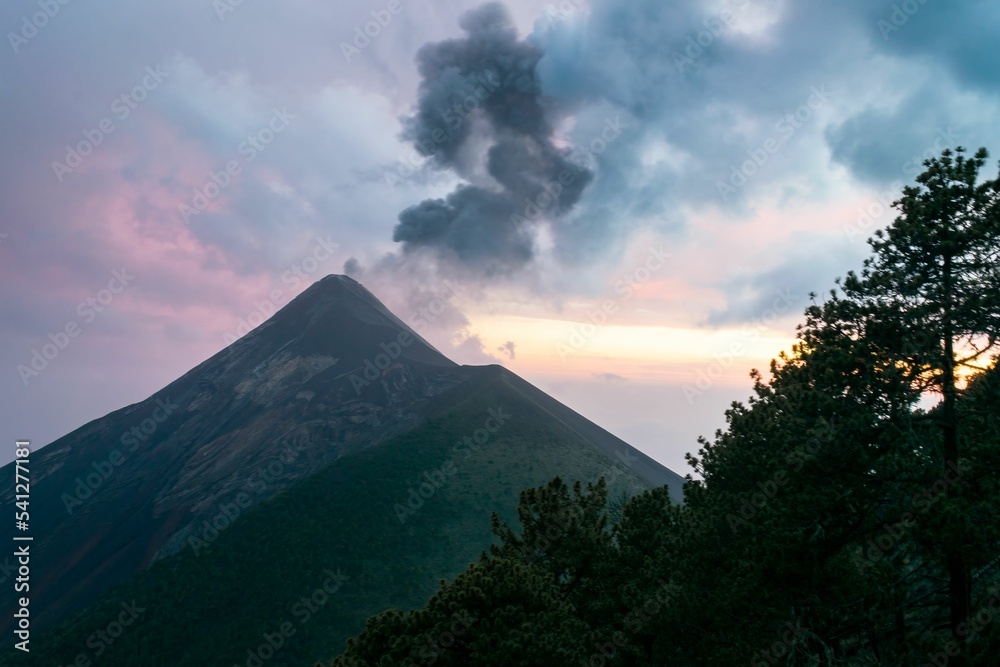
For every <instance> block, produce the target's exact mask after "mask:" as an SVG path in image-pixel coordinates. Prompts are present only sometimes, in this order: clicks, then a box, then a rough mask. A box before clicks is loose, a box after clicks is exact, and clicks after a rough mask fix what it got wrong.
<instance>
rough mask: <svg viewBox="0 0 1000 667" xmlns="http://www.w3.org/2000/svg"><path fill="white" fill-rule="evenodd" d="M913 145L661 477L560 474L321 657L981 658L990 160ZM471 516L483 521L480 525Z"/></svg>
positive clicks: (985, 592) (994, 543) (988, 430)
mask: <svg viewBox="0 0 1000 667" xmlns="http://www.w3.org/2000/svg"><path fill="white" fill-rule="evenodd" d="M987 157H988V155H987V153H986V151H985V150H984V149H980V150H979V151H978V152H976V153H975V154H974V155H969V154H967V152H966V151H965V150H964V149H962V148H958V149H955V150H946V151H944V152H943V153H942V154H941V155H940V157H937V158H933V159H930V160H928V161H926V162H925V163H924V165H925V168H926V170H925V171H924V172H923V173H922V174H921V175H920V176H918V177H917V179H916V184H915V185H912V186H909V187H907V188H905V189H904V191H903V194H902V196H901V197H900V199H899V200H898V201H897V202H896V203H895V206H896V208H897V209H898V211H899V216H898V217H897V218H896V220H895V221H894V222H893V223H892V224H891V225H889V226H888V228H886V229H885V230H880V231H878V232H876V233H875V235H874V237H873V238H872V239H870V240H869V244H870V246H871V250H872V255H871V257H870V258H869V259H868V260H866V261H865V263H864V267H863V268H862V269H861V271H860V272H857V273H855V272H849V273H848V274H847V275H846V277H845V278H844V279H842V280H838V281H837V285H836V288H835V289H833V290H831V291H830V293H829V294H828V295H826V296H825V297H824V298H822V299H821V298H819V297H818V296H817V295H813V300H812V304H811V305H810V306H809V307H808V308H807V310H806V312H805V320H804V322H803V323H802V324H801V325H800V326H799V327H798V332H797V333H798V343H797V344H796V345H795V346H794V348H793V349H792V350H791V351H790V352H789V353H787V354H785V353H783V354H781V355H780V356H779V358H778V359H776V360H774V361H772V363H771V366H770V369H769V372H768V373H766V374H765V373H762V372H758V371H753V373H752V374H751V377H752V379H753V383H754V384H753V394H752V396H751V397H750V398H749V400H748V401H746V402H745V403H733V404H732V406H731V407H730V409H729V410H728V411H727V412H726V422H727V426H726V428H725V429H723V430H720V431H718V432H716V433H715V435H714V437H712V438H711V439H707V438H706V439H702V440H701V441H700V443H699V444H700V449H699V450H698V452H697V453H696V454H691V455H688V460H689V463H690V465H691V466H692V468H693V470H694V471H695V473H696V474H695V475H689V481H688V484H687V485H686V489H685V503H684V504H683V505H677V504H673V503H671V501H670V499H669V497H668V494H667V493H666V490H665V489H655V490H652V491H648V492H645V493H643V494H641V495H639V496H637V497H635V498H633V499H631V500H629V501H628V502H624V503H623V502H622V501H618V502H614V501H609V498H608V495H609V494H608V493H607V490H606V487H605V485H604V484H603V483H597V484H592V485H587V486H585V487H584V486H581V485H579V484H575V485H573V486H569V485H567V484H565V483H564V482H562V481H561V480H560V479H555V480H553V481H552V482H551V483H550V484H548V485H547V486H544V487H540V488H536V489H531V490H528V491H525V492H524V493H522V495H521V501H520V507H519V512H518V513H519V521H518V522H517V523H515V524H508V523H505V522H503V521H501V520H500V519H499V518H498V517H497V516H496V515H494V517H493V531H494V533H495V535H496V536H497V538H498V544H496V545H495V546H494V547H492V548H491V549H490V550H489V551H488V552H486V553H484V554H483V555H482V557H481V558H480V559H479V561H477V562H475V563H473V564H472V565H470V566H469V568H468V569H467V570H466V571H465V572H464V573H462V574H461V575H460V576H458V577H457V578H456V579H455V580H454V581H451V582H444V581H442V582H441V587H440V590H439V591H438V592H437V593H436V594H435V595H434V596H433V597H432V598H431V599H430V600H429V601H428V602H427V604H426V605H425V606H424V607H423V608H421V609H417V610H413V611H409V612H403V611H399V610H388V611H386V612H383V613H382V614H379V615H377V616H375V617H372V618H371V619H369V621H368V624H367V626H366V629H365V630H364V632H362V633H361V634H360V635H359V636H357V637H356V638H354V639H352V640H350V642H349V644H348V648H347V650H346V652H345V653H343V654H342V655H340V656H339V657H337V658H335V659H333V660H332V661H331V662H330V663H328V665H329V667H375V666H376V665H378V666H380V667H384V666H389V665H430V664H437V665H456V666H458V665H462V666H464V665H477V666H487V667H488V666H497V667H500V666H507V665H546V666H549V667H555V666H560V665H566V666H570V665H573V666H585V665H591V666H593V667H600V666H603V665H609V666H611V665H621V666H626V665H629V666H653V665H706V666H709V665H724V666H730V665H747V664H749V665H754V666H759V665H779V664H780V665H938V666H943V665H967V666H972V665H977V666H978V665H984V666H985V665H996V664H998V661H1000V657H998V656H1000V558H998V557H1000V518H998V512H1000V416H998V413H1000V370H998V368H997V357H996V352H997V346H998V342H1000V340H998V339H1000V179H992V180H991V179H985V178H983V177H982V176H981V175H980V171H981V170H982V169H983V167H984V166H985V164H986V160H987ZM485 520H486V517H484V521H485Z"/></svg>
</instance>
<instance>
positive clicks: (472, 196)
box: [393, 3, 593, 275]
mask: <svg viewBox="0 0 1000 667" xmlns="http://www.w3.org/2000/svg"><path fill="white" fill-rule="evenodd" d="M459 25H460V26H461V27H462V29H463V30H464V31H465V33H466V36H465V37H463V38H460V39H451V40H446V41H443V42H437V43H433V44H427V45H425V46H424V47H423V48H422V49H420V51H419V52H418V54H417V62H418V65H419V70H420V74H421V76H422V79H423V80H422V82H421V84H420V88H419V102H418V105H417V110H416V112H415V113H414V114H413V115H412V116H410V117H408V118H406V119H405V120H404V135H403V136H404V138H405V139H406V140H408V141H410V142H412V143H413V144H414V145H415V147H416V148H417V150H418V151H419V152H420V153H421V154H422V155H423V156H425V157H426V158H428V161H429V164H430V166H431V167H433V168H436V169H441V170H450V171H452V172H453V173H455V174H456V175H457V176H459V177H461V178H462V179H463V180H464V181H466V182H465V183H463V184H462V185H460V186H459V187H458V188H457V189H456V190H455V191H454V192H452V193H451V194H449V195H448V196H447V197H445V198H444V199H428V200H425V201H423V202H421V203H419V204H417V205H415V206H411V207H409V208H407V209H405V210H404V211H403V212H402V213H400V214H399V224H398V225H397V226H396V228H395V229H394V231H393V240H394V241H397V242H400V243H402V244H403V250H404V253H408V252H412V251H414V250H416V249H418V248H425V249H430V250H432V251H434V252H435V253H436V254H437V255H438V256H439V257H440V258H442V259H450V260H454V261H457V262H459V263H460V264H463V265H466V266H470V267H471V266H475V267H476V268H477V270H479V271H482V272H483V273H485V274H487V275H489V274H493V273H504V272H508V271H510V270H511V269H514V268H517V267H519V266H522V265H524V264H526V263H527V262H529V261H530V260H531V259H532V257H533V256H534V233H533V232H534V230H535V228H536V226H537V225H538V224H540V223H541V222H542V221H543V220H546V219H549V220H552V219H556V218H559V217H561V216H563V215H565V214H566V213H567V212H568V211H569V210H570V209H572V207H573V206H574V204H576V202H577V201H578V200H579V198H580V195H581V194H582V192H583V190H584V188H586V186H587V184H588V183H590V181H591V180H592V178H593V174H592V173H591V172H590V171H589V170H588V169H586V168H585V167H582V166H580V165H578V164H575V163H574V162H573V161H571V160H570V152H569V150H568V149H565V148H562V147H559V146H557V145H556V143H555V142H554V127H553V116H554V114H555V112H554V110H553V108H552V107H551V105H550V103H549V102H547V100H546V99H545V97H544V95H543V94H542V90H541V84H540V82H539V79H538V76H537V74H536V69H535V68H536V65H537V64H538V62H539V60H540V59H541V57H542V51H541V49H539V48H538V47H537V46H535V45H533V44H530V43H528V42H526V41H523V40H519V39H518V37H517V31H516V29H515V28H514V25H513V22H512V21H511V18H510V15H509V14H508V12H507V10H506V9H505V8H504V7H503V6H502V5H501V4H499V3H490V4H486V5H483V6H481V7H479V8H477V9H475V10H472V11H470V12H467V13H466V14H464V15H463V16H462V17H461V19H460V21H459Z"/></svg>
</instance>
